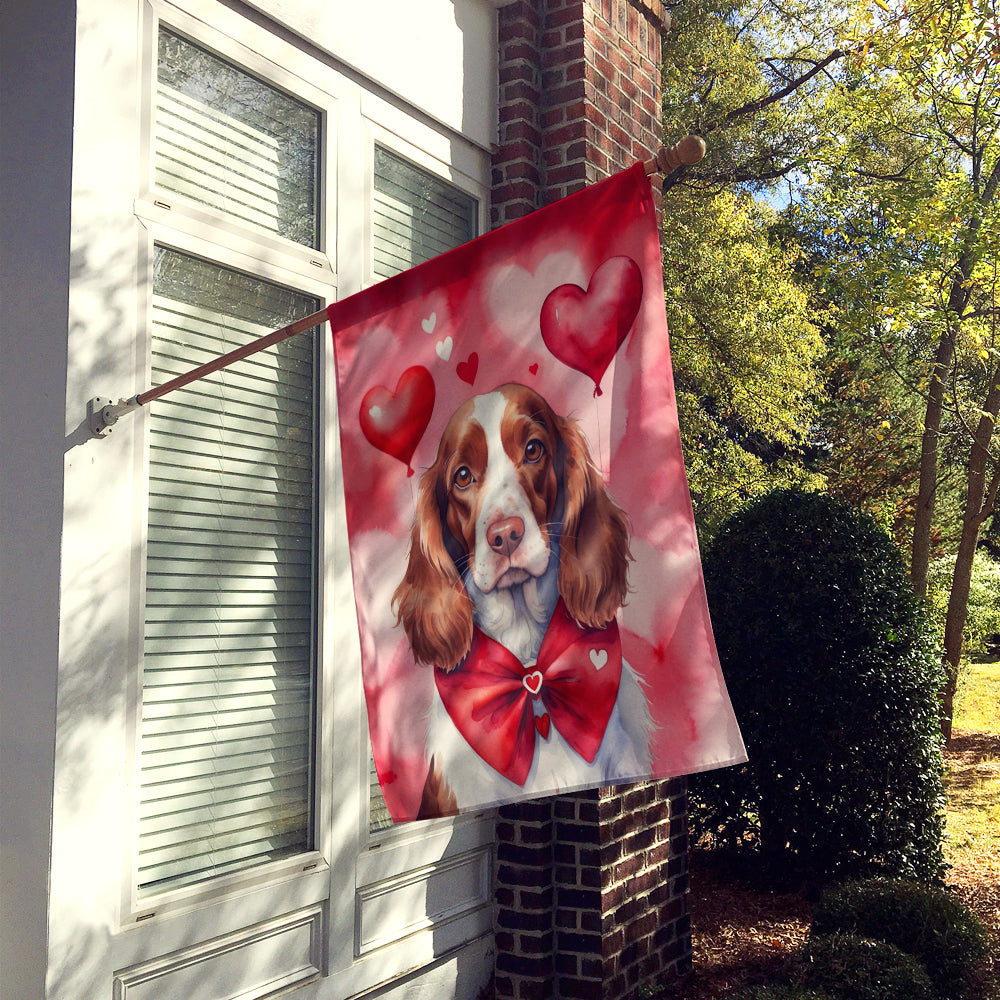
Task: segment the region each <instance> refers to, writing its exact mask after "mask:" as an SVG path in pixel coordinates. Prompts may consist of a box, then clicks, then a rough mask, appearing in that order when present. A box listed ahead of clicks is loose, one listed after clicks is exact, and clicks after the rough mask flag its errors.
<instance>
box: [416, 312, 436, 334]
mask: <svg viewBox="0 0 1000 1000" xmlns="http://www.w3.org/2000/svg"><path fill="white" fill-rule="evenodd" d="M437 321H438V314H437V313H436V312H432V313H431V314H430V316H428V317H427V319H422V320H421V321H420V325H421V326H422V327H423V328H424V333H433V332H434V327H436V326H437Z"/></svg>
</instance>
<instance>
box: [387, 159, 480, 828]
mask: <svg viewBox="0 0 1000 1000" xmlns="http://www.w3.org/2000/svg"><path fill="white" fill-rule="evenodd" d="M374 188H375V193H374V198H373V203H372V231H373V241H372V242H373V246H372V253H373V263H374V271H375V274H376V275H377V276H378V277H380V278H390V277H392V275H394V274H398V273H399V272H400V271H405V270H406V269H407V268H410V267H413V266H414V265H416V264H421V263H423V262H424V261H425V260H430V259H431V257H436V256H437V255H438V254H440V253H444V252H445V251H446V250H451V249H453V248H454V247H457V246H460V245H461V244H462V243H467V242H468V241H469V240H471V239H472V238H473V237H474V236H476V235H477V229H478V205H477V202H476V199H475V198H472V197H471V196H470V195H468V194H466V193H465V192H464V191H462V190H460V189H459V188H457V187H455V186H454V185H452V184H449V183H447V182H446V181H443V180H441V178H439V177H435V176H434V175H433V174H431V173H428V172H427V171H426V170H421V169H420V168H419V167H416V166H414V165H413V164H412V163H409V162H408V161H407V160H404V159H403V158H402V157H400V156H397V155H396V154H395V153H392V152H390V151H389V150H388V149H384V148H383V147H381V146H376V147H375V185H374ZM368 765H369V766H368V788H369V807H368V823H369V830H370V832H372V833H375V832H377V831H379V830H382V829H385V828H386V827H388V826H391V825H392V819H391V818H390V816H389V810H388V809H387V808H386V805H385V800H384V799H383V797H382V790H381V788H380V787H379V783H378V775H377V773H376V771H375V762H374V760H373V759H372V758H371V756H370V755H369V761H368Z"/></svg>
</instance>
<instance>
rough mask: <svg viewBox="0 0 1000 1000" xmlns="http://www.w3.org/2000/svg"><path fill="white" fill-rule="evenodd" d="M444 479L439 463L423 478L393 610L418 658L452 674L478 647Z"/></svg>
mask: <svg viewBox="0 0 1000 1000" xmlns="http://www.w3.org/2000/svg"><path fill="white" fill-rule="evenodd" d="M438 479H439V477H438V472H437V463H435V464H434V465H433V466H432V467H431V468H430V469H428V470H427V471H426V472H425V473H424V474H423V476H422V477H421V480H420V490H419V494H418V497H417V510H416V514H415V515H414V518H413V528H412V530H411V532H410V555H409V561H408V563H407V567H406V574H405V575H404V577H403V580H402V582H401V583H400V584H399V586H398V587H397V588H396V592H395V594H393V597H392V608H393V611H395V613H396V624H397V625H399V624H401V625H402V626H403V630H404V631H405V632H406V637H407V639H409V640H410V649H411V651H412V652H413V657H414V659H415V660H416V661H417V662H418V663H429V664H432V665H434V666H438V667H441V669H442V670H452V669H454V667H456V666H457V665H458V664H459V663H461V661H462V660H463V659H464V658H465V655H466V653H468V652H469V647H470V646H471V645H472V612H473V606H472V600H471V599H470V598H469V595H468V594H467V593H466V590H465V586H464V584H463V583H462V580H461V577H460V576H459V575H458V570H457V569H456V567H455V562H454V560H453V559H452V557H451V555H449V553H448V550H447V548H446V547H445V542H444V536H443V531H444V529H443V528H442V524H443V520H444V501H445V498H444V496H443V492H442V490H441V488H440V486H439V482H438Z"/></svg>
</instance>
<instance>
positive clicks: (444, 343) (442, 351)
mask: <svg viewBox="0 0 1000 1000" xmlns="http://www.w3.org/2000/svg"><path fill="white" fill-rule="evenodd" d="M453 346H454V345H453V344H452V341H451V337H445V338H444V340H439V341H438V342H437V344H436V345H435V347H434V349H435V350H436V351H437V356H438V357H439V358H440V359H441V360H442V361H447V360H448V359H449V358H450V357H451V349H452V347H453Z"/></svg>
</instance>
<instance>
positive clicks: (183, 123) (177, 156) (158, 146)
mask: <svg viewBox="0 0 1000 1000" xmlns="http://www.w3.org/2000/svg"><path fill="white" fill-rule="evenodd" d="M319 121H320V116H319V112H318V111H316V110H314V109H313V108H310V107H308V106H307V105H305V104H303V103H302V102H300V101H297V100H295V99H294V98H292V97H289V96H288V95H287V94H284V93H282V92H281V91H280V90H277V89H276V88H274V87H272V86H270V85H269V84H267V83H264V82H263V81H262V80H258V79H257V78H256V77H254V76H251V75H250V74H249V73H247V72H245V71H244V70H241V69H238V68H237V67H235V66H232V65H230V64H229V63H227V62H224V61H223V60H222V59H219V58H218V57H217V56H214V55H212V54H211V53H210V52H207V51H205V50H204V49H201V48H199V47H198V46H196V45H192V44H191V43H190V42H188V41H187V40H186V39H184V38H181V37H180V36H179V35H177V34H174V33H173V32H171V31H169V30H167V29H166V28H161V29H160V33H159V59H158V67H157V90H156V125H155V153H154V163H155V167H156V185H157V187H158V188H160V189H161V190H164V191H173V192H176V193H177V194H181V195H184V196H185V197H187V198H191V199H192V200H194V201H196V202H199V203H201V204H204V205H209V206H211V207H212V208H214V209H218V210H220V211H222V212H225V213H226V214H227V215H229V216H232V217H233V218H235V219H237V220H239V221H240V222H245V223H249V224H251V225H253V226H257V227H259V228H261V229H265V230H267V231H268V232H272V233H277V234H278V235H279V236H283V237H285V238H286V239H289V240H294V241H295V242H296V243H301V244H303V245H305V246H310V247H316V246H318V236H319V223H318V219H319V214H318V213H319V198H318V192H319V184H318V182H317V178H318V176H319V173H318V171H319V131H320V129H319Z"/></svg>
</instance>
